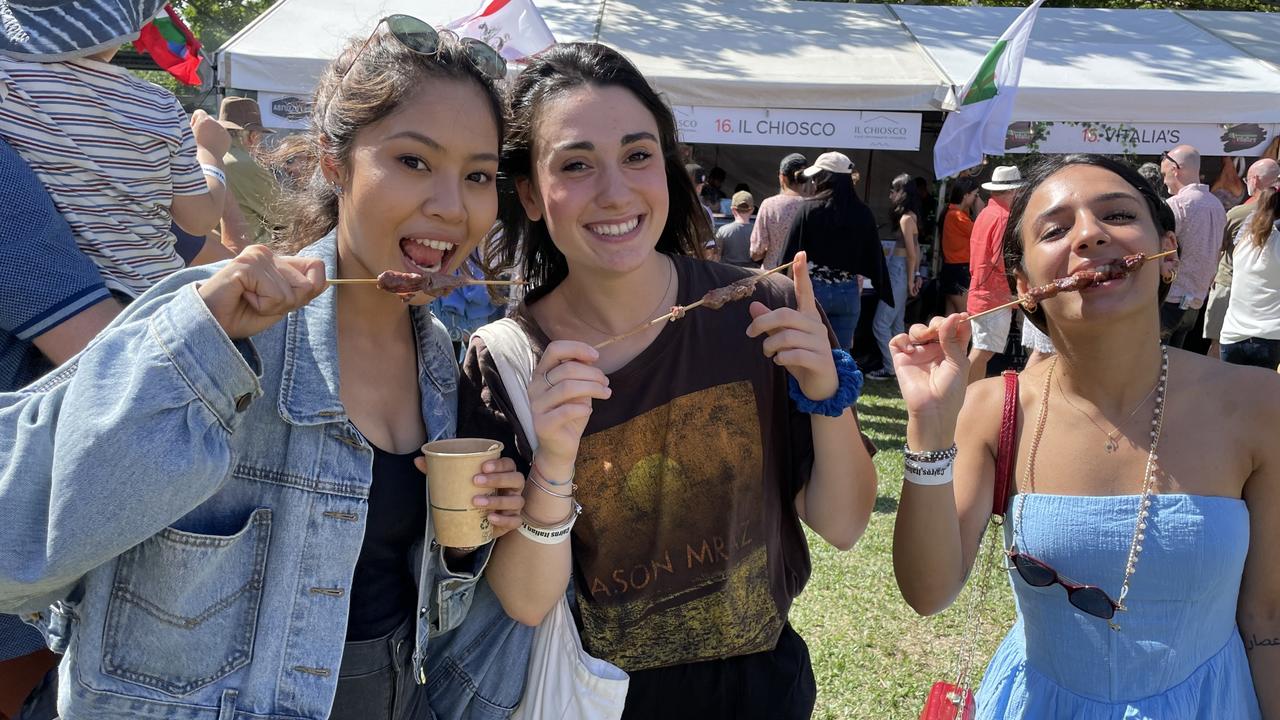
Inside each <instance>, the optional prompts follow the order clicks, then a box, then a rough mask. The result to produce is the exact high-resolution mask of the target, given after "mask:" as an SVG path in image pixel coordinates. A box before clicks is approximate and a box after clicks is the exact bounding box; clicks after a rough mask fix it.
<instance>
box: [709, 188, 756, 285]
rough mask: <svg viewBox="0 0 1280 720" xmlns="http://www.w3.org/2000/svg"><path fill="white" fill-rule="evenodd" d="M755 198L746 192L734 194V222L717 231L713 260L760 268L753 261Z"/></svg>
mask: <svg viewBox="0 0 1280 720" xmlns="http://www.w3.org/2000/svg"><path fill="white" fill-rule="evenodd" d="M755 204H756V201H755V198H753V197H751V193H749V192H747V191H746V190H739V191H738V192H736V193H734V194H733V200H732V205H731V207H732V209H733V222H731V223H729V224H728V225H723V226H721V227H720V229H719V230H716V254H715V256H714V257H712V258H711V259H712V260H719V261H720V262H722V263H728V264H730V265H736V266H738V267H744V268H755V267H760V266H759V264H758V263H756V262H754V261H753V260H752V259H751V232H752V231H751V224H752V223H751V213H752V212H754V211H755Z"/></svg>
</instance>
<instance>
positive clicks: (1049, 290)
mask: <svg viewBox="0 0 1280 720" xmlns="http://www.w3.org/2000/svg"><path fill="white" fill-rule="evenodd" d="M1175 252H1177V250H1166V251H1165V252H1162V253H1156V254H1155V255H1145V254H1143V253H1137V254H1134V255H1126V256H1125V257H1122V258H1120V259H1119V260H1117V261H1116V262H1114V263H1111V264H1110V265H1107V266H1105V267H1102V268H1099V269H1097V270H1081V271H1080V272H1077V273H1073V274H1071V275H1068V276H1067V277H1064V278H1058V279H1057V280H1054V281H1053V282H1051V283H1049V284H1047V285H1041V286H1039V287H1033V288H1031V289H1030V290H1028V291H1027V292H1026V293H1025V294H1023V295H1019V296H1018V297H1016V298H1014V299H1012V300H1010V301H1009V302H1007V303H1005V304H1003V305H997V306H996V307H993V308H991V309H989V310H983V311H982V312H980V313H974V314H973V315H970V316H969V319H970V320H973V319H974V318H980V317H982V316H983V315H989V314H991V313H993V312H999V311H1000V310H1005V309H1007V308H1011V307H1013V306H1015V305H1021V306H1023V307H1024V308H1026V309H1027V310H1028V311H1032V310H1035V308H1036V305H1038V304H1039V303H1040V302H1041V301H1043V300H1048V299H1049V298H1051V297H1054V296H1055V295H1058V294H1059V293H1064V292H1079V291H1081V290H1084V289H1085V288H1090V287H1093V286H1094V285H1100V284H1102V283H1104V282H1106V281H1108V280H1115V279H1118V278H1122V277H1124V276H1125V275H1128V274H1129V273H1131V272H1133V271H1134V270H1137V269H1138V268H1139V267H1141V266H1142V264H1143V263H1144V262H1146V261H1148V260H1155V259H1158V258H1162V257H1164V256H1166V255H1172V254H1173V253H1175Z"/></svg>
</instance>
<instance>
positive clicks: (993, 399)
mask: <svg viewBox="0 0 1280 720" xmlns="http://www.w3.org/2000/svg"><path fill="white" fill-rule="evenodd" d="M1003 410H1004V378H1002V377H992V378H987V379H985V380H979V381H978V382H976V383H974V384H972V385H970V386H969V388H968V389H967V390H966V392H965V395H964V407H962V408H961V410H960V417H959V418H958V419H957V421H956V436H957V438H958V439H967V440H969V441H971V442H972V441H979V442H982V443H984V444H986V445H989V446H990V447H993V448H994V447H995V445H996V438H997V437H998V436H999V434H1000V417H1001V414H1002V412H1003Z"/></svg>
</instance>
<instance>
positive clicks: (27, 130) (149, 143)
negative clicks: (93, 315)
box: [0, 57, 208, 296]
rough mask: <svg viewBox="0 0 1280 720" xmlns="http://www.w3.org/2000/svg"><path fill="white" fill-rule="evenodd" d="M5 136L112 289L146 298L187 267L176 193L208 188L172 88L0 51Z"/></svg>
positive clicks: (0, 129) (83, 64) (92, 65)
mask: <svg viewBox="0 0 1280 720" xmlns="http://www.w3.org/2000/svg"><path fill="white" fill-rule="evenodd" d="M0 138H3V139H4V140H5V141H7V142H8V143H9V144H10V145H11V146H13V148H14V149H15V150H17V151H18V153H19V154H20V155H22V157H23V158H24V159H26V161H27V163H28V164H29V165H30V166H31V169H32V170H34V171H35V173H36V175H37V176H38V177H39V178H40V181H41V182H42V183H44V186H45V188H46V189H48V191H49V195H50V196H52V197H53V201H54V204H55V205H56V206H57V208H58V211H59V212H61V213H62V216H63V217H64V218H65V219H66V221H67V223H68V224H69V225H70V226H71V230H72V232H73V233H74V235H75V238H76V244H77V245H78V246H79V247H80V249H81V251H83V252H84V253H85V255H87V256H89V258H90V259H92V260H93V262H94V263H95V264H96V265H97V266H98V269H99V270H100V271H101V273H102V279H103V281H104V282H105V283H106V284H107V287H109V288H111V289H112V290H116V291H119V292H122V293H125V294H127V295H130V296H137V295H140V294H141V293H142V292H143V291H145V290H146V289H147V288H149V287H151V285H153V284H155V283H156V282H158V281H159V280H161V279H162V278H164V277H165V276H167V275H169V274H170V273H172V272H174V271H175V270H179V269H181V268H182V267H183V262H182V258H181V257H179V256H178V253H177V251H176V249H175V238H174V234H173V231H172V229H171V224H172V216H171V207H172V205H173V198H174V197H175V196H186V195H201V194H204V193H206V192H208V187H207V185H206V184H205V180H204V176H203V175H202V173H201V170H200V163H199V161H198V160H197V159H196V145H195V137H194V136H193V135H192V133H191V126H190V123H189V121H188V119H187V115H186V113H185V112H183V110H182V106H181V105H180V104H179V103H178V100H177V98H175V97H174V96H173V95H172V94H171V93H169V92H168V91H167V90H164V89H163V88H161V87H159V86H157V85H153V84H151V83H148V82H146V81H144V80H141V79H140V78H137V77H135V76H134V75H133V74H131V73H130V72H129V71H128V70H125V69H124V68H121V67H117V66H114V65H109V64H107V63H103V62H99V61H97V60H88V59H81V60H68V61H65V62H56V63H31V62H23V61H18V60H13V59H10V58H5V57H0Z"/></svg>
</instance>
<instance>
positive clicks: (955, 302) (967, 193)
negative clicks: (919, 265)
mask: <svg viewBox="0 0 1280 720" xmlns="http://www.w3.org/2000/svg"><path fill="white" fill-rule="evenodd" d="M977 199H978V183H976V182H974V181H973V180H972V179H970V178H964V177H961V178H956V179H955V180H953V181H952V182H951V186H950V187H949V188H948V189H947V213H946V215H943V216H942V272H941V273H939V276H938V282H939V284H940V285H941V286H942V287H941V290H942V294H943V295H944V296H945V297H946V310H947V314H948V315H954V314H955V313H958V312H964V303H965V295H966V294H967V293H968V292H969V250H970V248H969V244H970V242H971V241H972V240H971V239H972V237H973V216H974V214H975V213H974V210H973V206H974V202H975V201H976V200H977Z"/></svg>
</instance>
